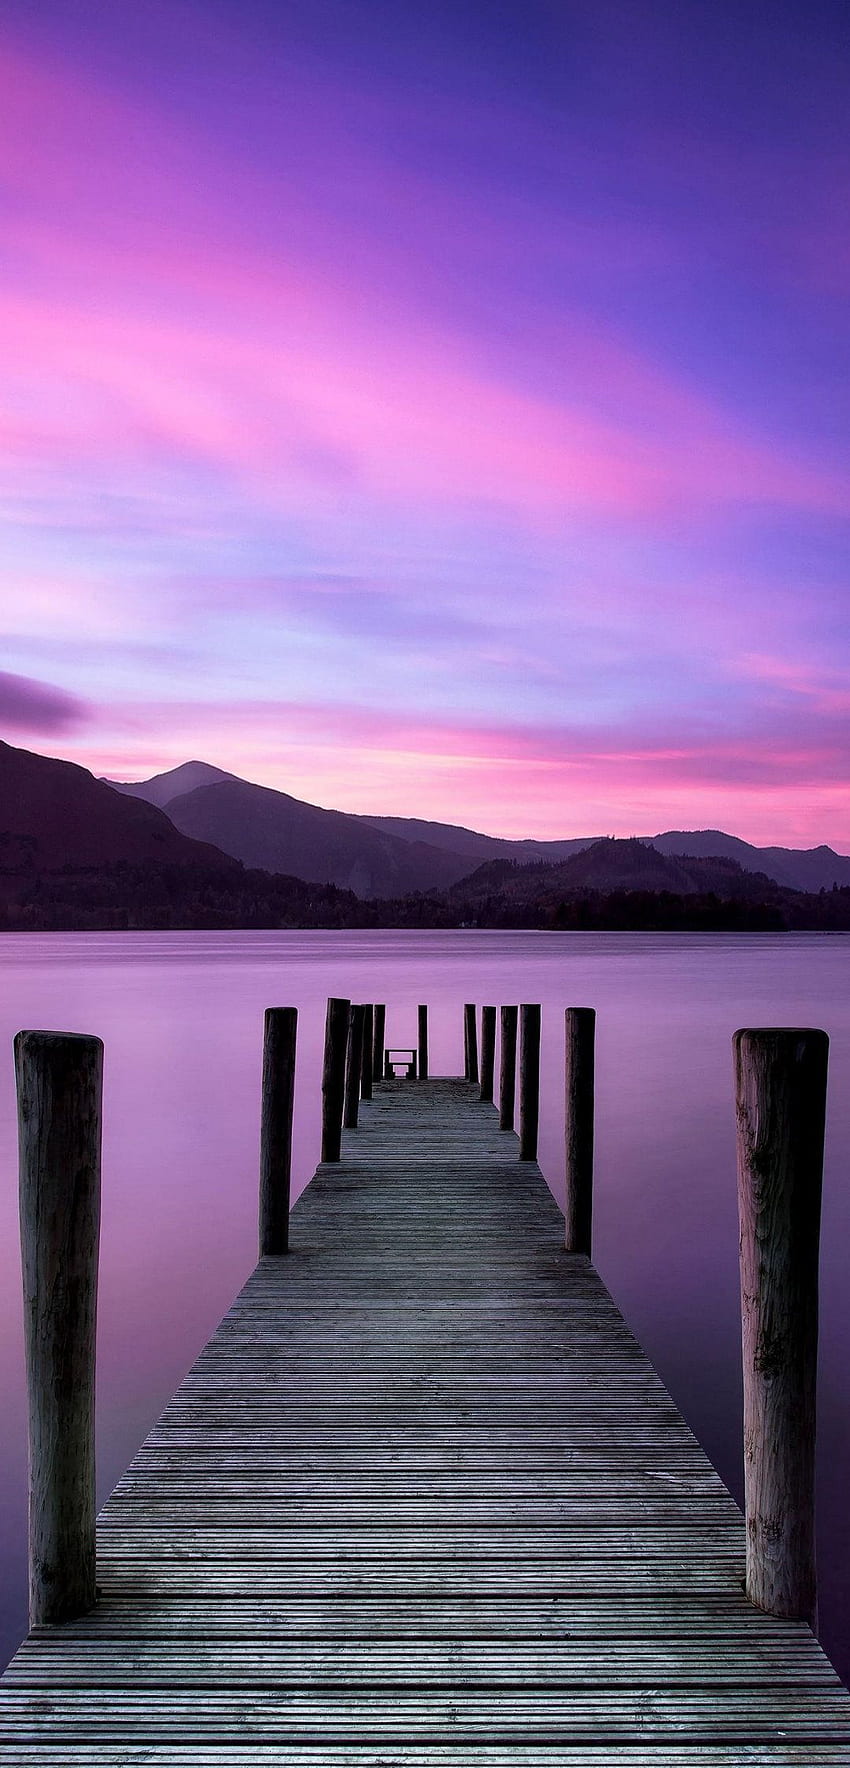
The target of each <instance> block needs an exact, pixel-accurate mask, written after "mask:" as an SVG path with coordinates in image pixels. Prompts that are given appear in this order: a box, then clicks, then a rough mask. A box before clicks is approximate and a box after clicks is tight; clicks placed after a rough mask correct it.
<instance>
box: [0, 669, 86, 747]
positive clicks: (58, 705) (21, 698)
mask: <svg viewBox="0 0 850 1768" xmlns="http://www.w3.org/2000/svg"><path fill="white" fill-rule="evenodd" d="M89 714H90V707H89V706H88V705H87V703H86V701H85V700H81V699H79V697H78V696H77V695H76V694H69V693H66V692H65V690H64V688H54V687H51V686H50V685H49V684H48V683H47V682H43V681H32V680H31V679H30V678H29V676H26V675H8V674H7V673H6V671H5V670H2V669H0V729H2V730H13V731H44V732H48V733H49V732H52V731H66V730H70V729H71V728H72V727H73V726H74V725H76V724H80V723H81V722H82V721H83V720H84V719H86V718H88V717H89Z"/></svg>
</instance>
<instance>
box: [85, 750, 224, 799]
mask: <svg viewBox="0 0 850 1768" xmlns="http://www.w3.org/2000/svg"><path fill="white" fill-rule="evenodd" d="M238 777H239V776H238V775H237V774H232V773H226V772H225V770H224V768H223V767H213V766H212V765H211V763H210V762H209V761H182V762H181V763H180V765H179V767H170V768H169V769H168V770H167V772H166V773H159V774H154V775H153V778H152V779H150V780H106V781H105V784H106V785H107V786H112V788H113V790H114V791H116V792H123V793H124V794H125V796H126V797H128V798H145V799H147V802H148V804H156V805H158V807H159V809H160V810H163V809H164V808H165V806H166V805H168V804H171V802H172V800H173V799H175V798H182V797H183V795H184V793H186V792H194V791H195V790H196V788H197V787H198V786H217V785H220V783H221V781H222V780H235V779H238Z"/></svg>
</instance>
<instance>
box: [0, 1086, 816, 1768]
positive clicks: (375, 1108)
mask: <svg viewBox="0 0 850 1768" xmlns="http://www.w3.org/2000/svg"><path fill="white" fill-rule="evenodd" d="M498 1125H499V1114H498V1112H497V1110H496V1109H495V1108H494V1107H493V1105H491V1104H490V1103H487V1102H482V1101H481V1100H480V1099H479V1097H478V1087H477V1085H476V1084H475V1083H474V1082H471V1081H460V1080H457V1081H455V1080H434V1079H431V1080H418V1081H415V1080H400V1081H382V1082H376V1083H375V1086H374V1096H373V1098H372V1099H371V1101H364V1102H363V1103H361V1107H360V1115H359V1127H358V1129H357V1130H356V1131H346V1132H344V1134H343V1141H342V1158H341V1160H340V1162H339V1163H338V1164H336V1163H334V1164H326V1165H322V1166H320V1167H319V1168H318V1170H317V1173H316V1176H315V1178H314V1179H313V1181H312V1183H311V1184H310V1186H309V1187H308V1189H307V1191H306V1192H305V1194H304V1195H303V1196H302V1198H301V1199H300V1201H299V1203H298V1204H297V1205H296V1207H295V1209H294V1211H293V1214H292V1219H291V1232H290V1250H289V1251H288V1252H287V1253H285V1254H282V1255H280V1256H269V1257H264V1258H262V1259H261V1260H260V1263H259V1264H258V1266H257V1268H256V1270H255V1271H254V1273H253V1275H252V1276H251V1277H250V1278H249V1280H248V1282H247V1283H246V1285H245V1288H244V1289H243V1290H242V1292H241V1294H240V1295H239V1296H238V1297H237V1299H236V1301H235V1302H234V1304H233V1306H232V1308H231V1309H230V1311H229V1313H228V1314H227V1315H226V1316H225V1318H224V1320H223V1321H222V1323H221V1325H220V1326H219V1328H218V1330H217V1331H216V1332H215V1334H214V1335H213V1337H212V1338H211V1340H210V1342H209V1344H208V1345H207V1346H206V1348H205V1349H204V1350H203V1351H202V1353H201V1355H200V1357H199V1358H198V1361H197V1363H196V1364H195V1366H194V1368H193V1369H192V1370H191V1371H190V1373H189V1374H188V1375H187V1377H186V1379H185V1381H184V1382H183V1383H182V1385H181V1386H180V1388H179V1389H178V1391H177V1393H176V1394H175V1396H174V1398H173V1400H172V1401H171V1403H170V1405H169V1406H168V1407H167V1408H166V1410H165V1412H164V1413H163V1416H162V1417H161V1419H160V1420H159V1422H158V1423H157V1425H156V1426H155V1428H154V1430H153V1431H152V1432H151V1435H150V1437H149V1438H148V1440H147V1442H146V1443H145V1444H144V1446H143V1448H142V1449H141V1450H140V1452H139V1454H138V1455H137V1456H136V1458H135V1460H134V1462H133V1463H132V1465H131V1467H130V1468H129V1470H128V1472H127V1473H126V1474H125V1475H124V1477H123V1479H122V1480H121V1481H120V1482H119V1485H118V1487H117V1488H116V1490H115V1492H114V1494H113V1496H112V1497H111V1498H110V1500H109V1502H108V1504H107V1505H106V1507H105V1509H104V1511H103V1513H102V1515H101V1517H100V1519H99V1522H98V1533H97V1571H98V1585H99V1590H100V1595H99V1600H98V1603H97V1606H96V1608H95V1609H94V1610H93V1611H92V1612H91V1613H89V1614H88V1615H85V1616H83V1617H82V1618H81V1619H78V1620H75V1621H71V1622H66V1623H64V1624H62V1625H58V1626H50V1627H43V1628H41V1629H38V1630H36V1631H35V1632H34V1633H33V1634H32V1635H31V1636H30V1638H29V1639H28V1641H27V1642H26V1643H25V1644H24V1645H23V1646H22V1647H21V1649H20V1650H19V1652H18V1653H17V1655H16V1657H15V1658H14V1660H13V1662H12V1664H11V1666H10V1668H9V1669H8V1671H7V1672H6V1675H5V1677H4V1678H3V1679H2V1686H1V1688H0V1762H2V1763H4V1764H5V1763H8V1764H10V1768H11V1765H12V1764H14V1765H15V1768H34V1765H35V1764H40V1765H42V1768H46V1765H47V1764H51V1765H53V1768H60V1765H61V1768H64V1765H65V1764H67V1765H68V1768H106V1765H107V1764H109V1765H114V1768H118V1765H119V1764H121V1768H126V1765H129V1764H133V1765H135V1764H153V1765H159V1768H259V1765H260V1764H264V1765H267V1768H272V1765H273V1764H274V1765H275V1768H342V1765H343V1764H344V1765H345V1768H355V1765H358V1768H470V1765H472V1768H544V1764H545V1765H546V1768H594V1765H596V1768H601V1765H602V1764H606V1765H607V1764H614V1763H616V1764H619V1765H622V1768H638V1765H639V1764H640V1765H641V1768H642V1765H644V1764H646V1765H647V1768H649V1765H650V1764H652V1765H653V1768H721V1765H723V1768H733V1765H734V1768H744V1765H751V1764H772V1765H779V1764H797V1765H799V1768H803V1765H805V1768H816V1765H819V1764H827V1763H830V1764H839V1763H841V1764H850V1697H848V1695H847V1693H846V1692H845V1691H844V1690H843V1688H842V1686H841V1684H840V1683H839V1680H838V1678H837V1676H836V1674H835V1672H834V1671H833V1669H832V1668H831V1666H830V1664H829V1663H828V1662H827V1660H826V1658H825V1657H824V1655H823V1653H822V1652H821V1650H820V1648H819V1647H818V1645H817V1644H816V1642H815V1640H814V1639H813V1637H812V1634H811V1633H810V1632H809V1630H808V1628H807V1627H806V1626H805V1625H804V1624H803V1623H800V1622H791V1621H785V1620H779V1619H776V1618H774V1617H772V1616H769V1615H767V1614H764V1613H762V1612H761V1611H760V1610H759V1609H757V1608H755V1607H753V1606H752V1604H751V1603H750V1602H749V1601H748V1600H747V1599H746V1597H745V1595H744V1592H743V1588H742V1579H743V1575H744V1527H743V1520H742V1517H741V1515H740V1512H739V1511H738V1509H737V1507H736V1506H735V1504H734V1503H733V1501H732V1499H731V1498H730V1497H729V1495H728V1493H727V1492H726V1490H725V1488H724V1486H723V1485H722V1483H721V1481H720V1479H719V1477H718V1476H717V1474H716V1473H715V1472H714V1470H713V1469H712V1468H711V1466H710V1465H709V1463H708V1461H707V1460H706V1457H705V1455H704V1454H703V1452H702V1450H701V1449H700V1447H699V1445H698V1444H697V1442H696V1441H695V1439H694V1437H693V1436H692V1434H691V1432H690V1430H689V1429H688V1428H687V1426H686V1424H685V1423H684V1421H683V1419H682V1418H681V1416H680V1414H679V1413H678V1411H677V1409H676V1407H675V1406H674V1404H673V1402H672V1400H671V1398H670V1396H669V1395H668V1393H667V1392H666V1390H665V1388H664V1387H663V1385H662V1383H661V1381H660V1380H659V1379H658V1377H657V1375H656V1374H655V1373H654V1371H653V1370H652V1368H651V1367H650V1365H649V1363H648V1361H647V1359H646V1357H645V1355H644V1353H643V1351H642V1350H641V1347H640V1346H639V1344H638V1343H637V1342H636V1341H635V1339H634V1338H633V1336H632V1334H631V1333H630V1332H629V1330H628V1328H627V1326H626V1325H625V1323H624V1321H623V1319H622V1317H621V1315H620V1313H619V1312H618V1310H617V1308H616V1306H615V1305H614V1302H613V1301H612V1299H611V1297H610V1296H609V1294H608V1292H607V1290H606V1289H605V1286H604V1284H603V1283H602V1282H601V1280H600V1278H599V1277H598V1275H597V1273H596V1271H595V1270H594V1268H593V1266H592V1265H591V1264H590V1263H589V1261H588V1259H587V1258H586V1257H584V1256H581V1255H578V1254H574V1253H569V1252H566V1251H565V1250H564V1223H563V1218H562V1217H561V1215H560V1213H559V1211H558V1210H557V1208H556V1206H555V1204H554V1202H553V1201H552V1198H551V1196H550V1193H549V1191H548V1189H547V1187H546V1185H545V1183H544V1181H543V1179H542V1176H541V1173H540V1170H539V1168H538V1166H537V1164H536V1162H535V1161H533V1160H528V1161H522V1162H521V1161H519V1160H518V1158H517V1152H518V1144H517V1138H516V1137H515V1136H514V1135H513V1133H512V1132H510V1131H505V1130H501V1131H500V1129H499V1127H498Z"/></svg>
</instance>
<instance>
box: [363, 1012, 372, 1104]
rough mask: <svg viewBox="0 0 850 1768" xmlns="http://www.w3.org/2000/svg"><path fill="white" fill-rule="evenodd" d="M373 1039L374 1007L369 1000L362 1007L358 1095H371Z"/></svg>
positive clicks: (364, 1096)
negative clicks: (361, 1047)
mask: <svg viewBox="0 0 850 1768" xmlns="http://www.w3.org/2000/svg"><path fill="white" fill-rule="evenodd" d="M374 1039H375V1009H374V1007H373V1006H372V1003H371V1002H367V1003H366V1004H365V1005H364V1008H363V1060H362V1062H361V1064H360V1097H361V1099H371V1097H372V1064H373V1062H374V1052H373V1045H374Z"/></svg>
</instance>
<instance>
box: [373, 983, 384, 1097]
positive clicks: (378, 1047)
mask: <svg viewBox="0 0 850 1768" xmlns="http://www.w3.org/2000/svg"><path fill="white" fill-rule="evenodd" d="M386 1023H387V1009H386V1007H385V1006H384V1004H383V1002H378V1003H377V1004H376V1006H375V1011H374V1016H373V1033H372V1079H373V1081H374V1080H380V1078H381V1075H382V1074H383V1072H384V1039H385V1036H386Z"/></svg>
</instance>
